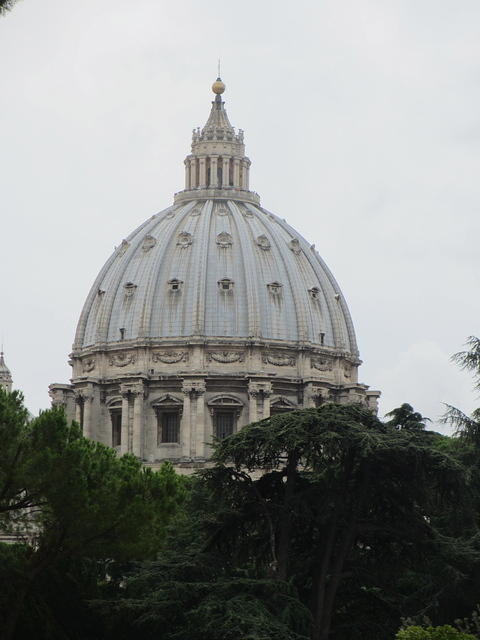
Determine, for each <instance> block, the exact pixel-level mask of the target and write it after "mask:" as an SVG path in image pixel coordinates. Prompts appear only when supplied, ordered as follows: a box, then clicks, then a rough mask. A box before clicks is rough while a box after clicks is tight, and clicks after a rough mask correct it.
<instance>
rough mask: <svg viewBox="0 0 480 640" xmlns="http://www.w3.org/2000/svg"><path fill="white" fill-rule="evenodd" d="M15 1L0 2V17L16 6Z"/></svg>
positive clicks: (0, 0)
mask: <svg viewBox="0 0 480 640" xmlns="http://www.w3.org/2000/svg"><path fill="white" fill-rule="evenodd" d="M16 2H17V0H0V16H1V15H2V13H6V12H7V11H10V9H12V8H13V5H14V4H16Z"/></svg>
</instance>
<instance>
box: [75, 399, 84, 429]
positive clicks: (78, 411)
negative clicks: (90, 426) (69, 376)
mask: <svg viewBox="0 0 480 640" xmlns="http://www.w3.org/2000/svg"><path fill="white" fill-rule="evenodd" d="M82 414H83V396H82V394H81V393H76V394H75V422H78V424H79V425H80V426H82Z"/></svg>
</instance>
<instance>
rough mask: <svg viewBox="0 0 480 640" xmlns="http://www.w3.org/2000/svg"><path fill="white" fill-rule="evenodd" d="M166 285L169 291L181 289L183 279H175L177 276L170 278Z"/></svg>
mask: <svg viewBox="0 0 480 640" xmlns="http://www.w3.org/2000/svg"><path fill="white" fill-rule="evenodd" d="M167 285H168V288H169V290H170V291H173V292H174V293H176V292H180V291H181V290H182V285H183V281H182V280H177V278H172V280H169V281H168V282H167Z"/></svg>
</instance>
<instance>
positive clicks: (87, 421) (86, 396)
mask: <svg viewBox="0 0 480 640" xmlns="http://www.w3.org/2000/svg"><path fill="white" fill-rule="evenodd" d="M82 395H83V435H84V436H85V437H86V438H93V433H92V404H93V391H92V389H88V390H87V391H83V392H82Z"/></svg>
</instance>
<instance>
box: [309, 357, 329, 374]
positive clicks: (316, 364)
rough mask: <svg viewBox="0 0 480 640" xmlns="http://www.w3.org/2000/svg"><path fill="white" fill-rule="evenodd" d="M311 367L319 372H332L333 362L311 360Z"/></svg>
mask: <svg viewBox="0 0 480 640" xmlns="http://www.w3.org/2000/svg"><path fill="white" fill-rule="evenodd" d="M310 362H311V366H312V368H313V369H318V371H332V370H333V362H332V361H331V360H330V359H329V358H311V361H310Z"/></svg>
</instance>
